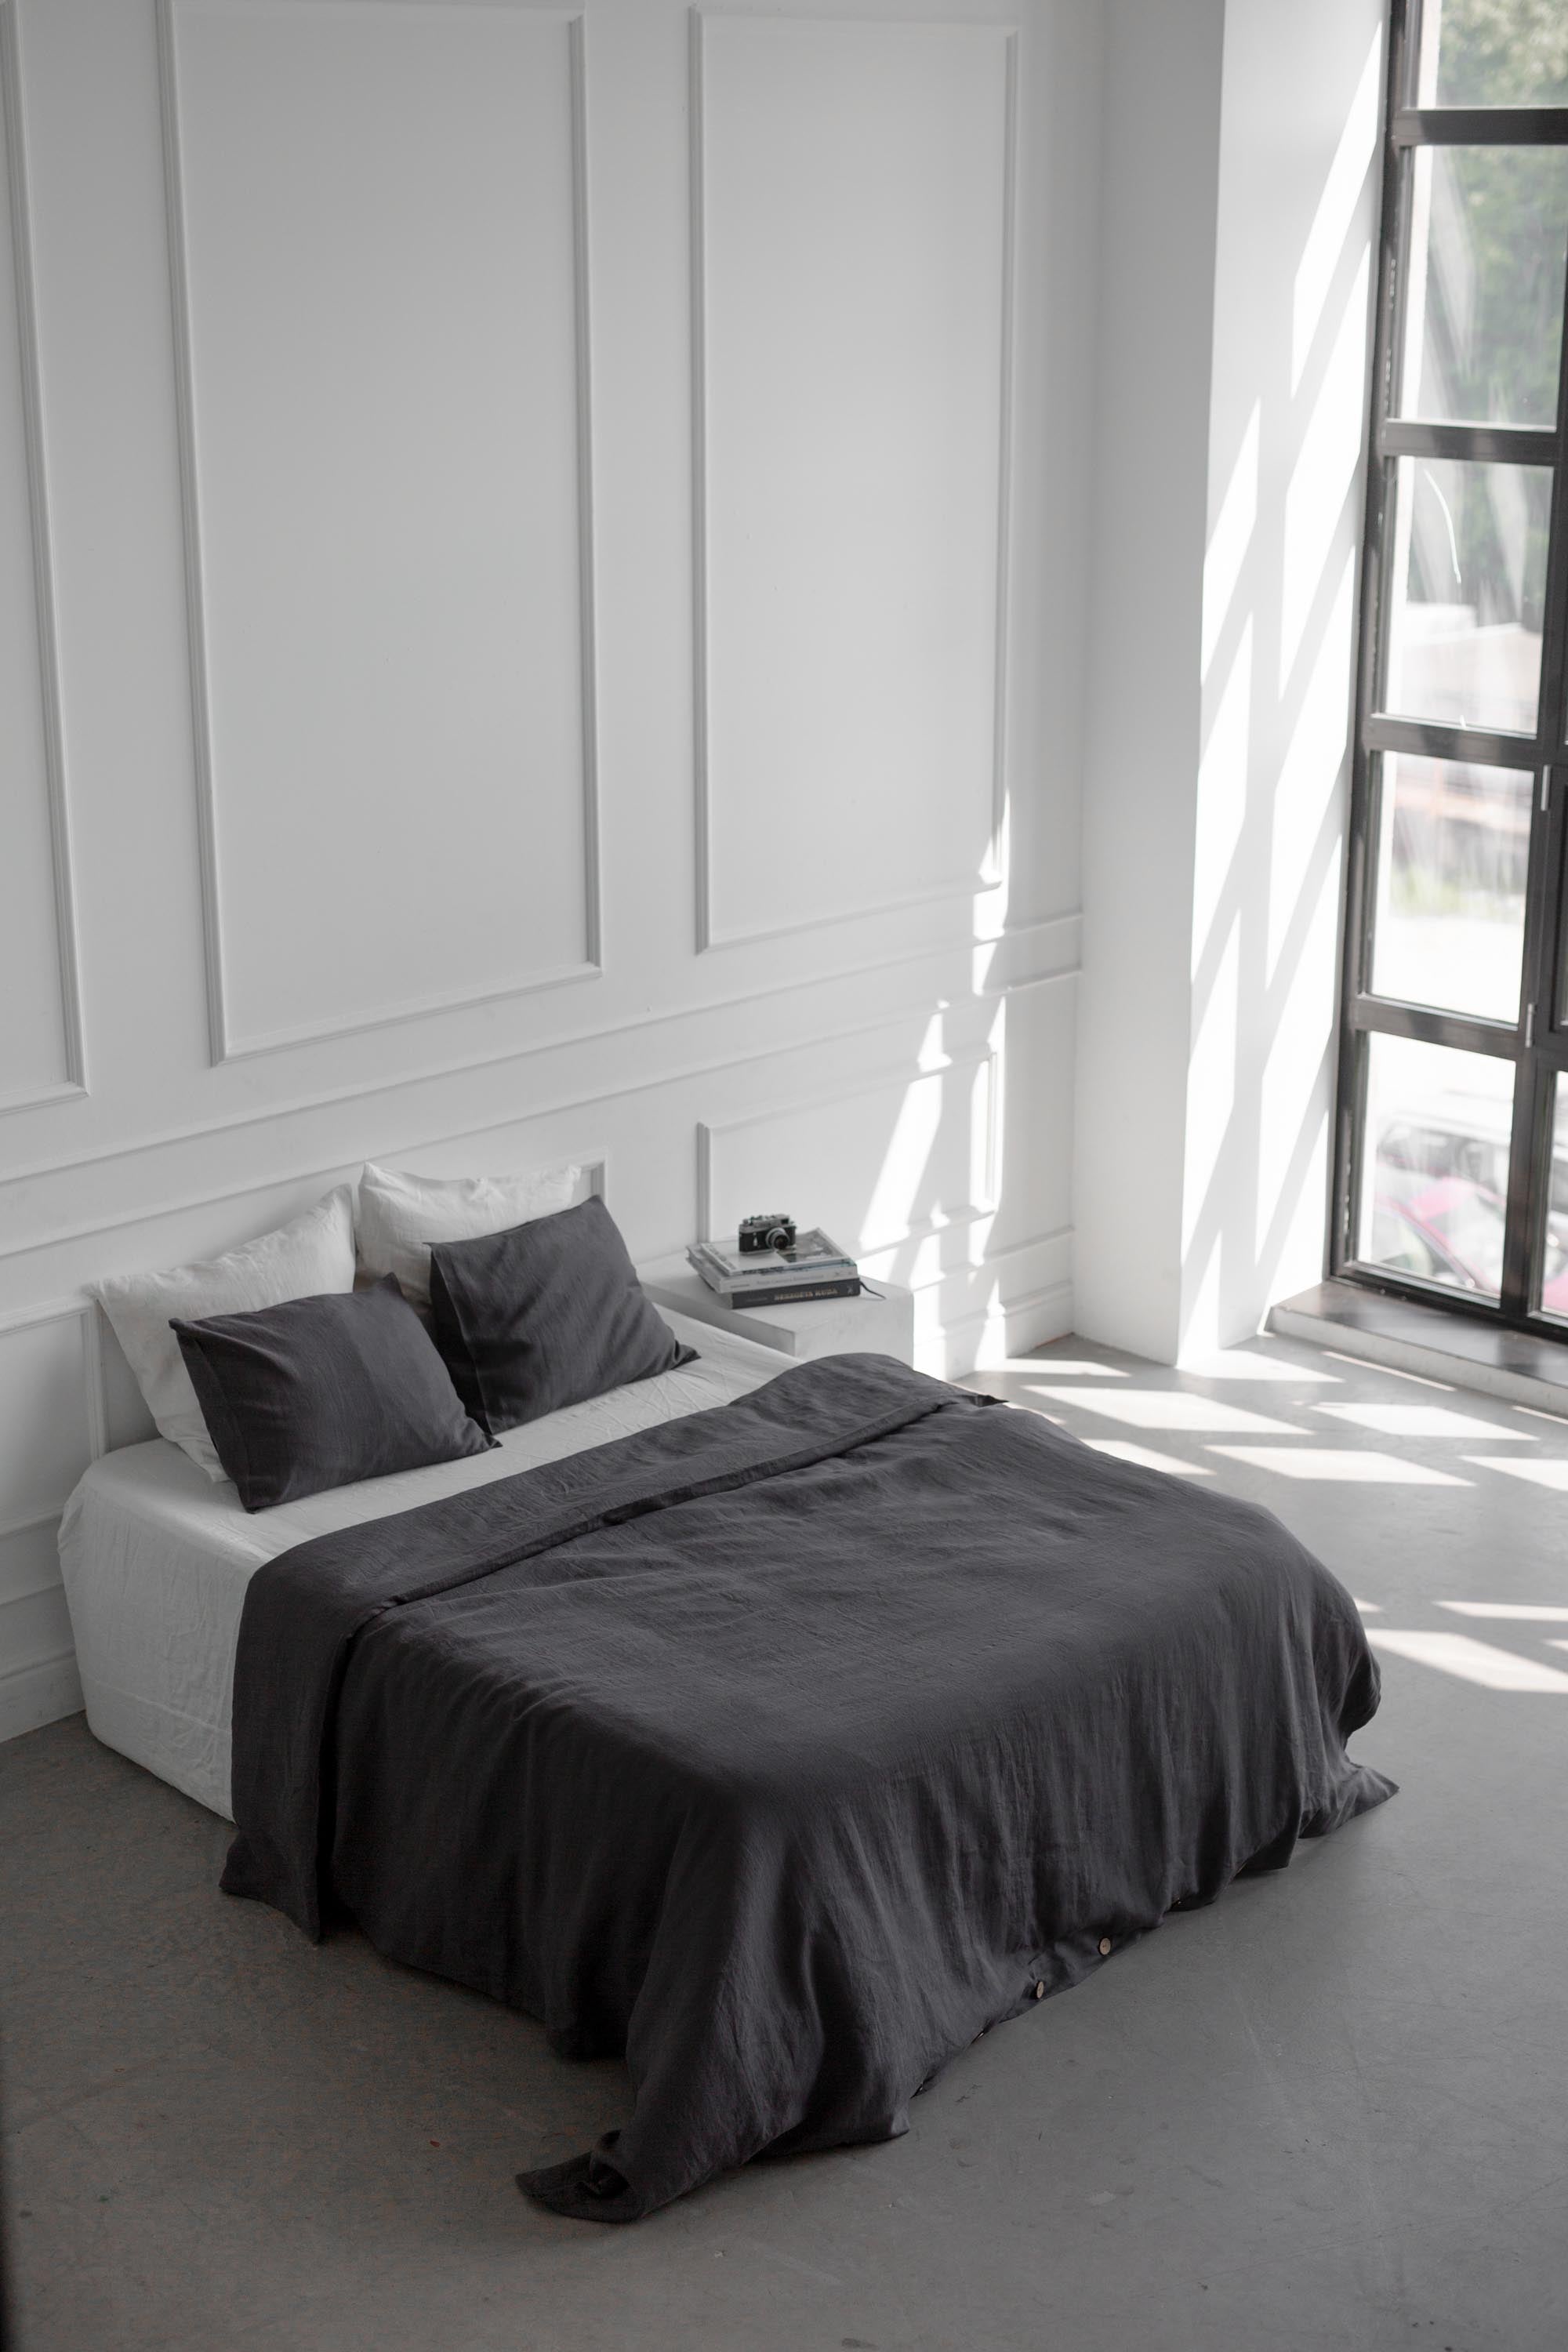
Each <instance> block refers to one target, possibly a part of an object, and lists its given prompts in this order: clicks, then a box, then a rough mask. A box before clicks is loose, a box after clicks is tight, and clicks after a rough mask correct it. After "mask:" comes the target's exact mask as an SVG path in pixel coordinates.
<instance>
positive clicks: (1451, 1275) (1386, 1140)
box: [1356, 1036, 1513, 1298]
mask: <svg viewBox="0 0 1568 2352" xmlns="http://www.w3.org/2000/svg"><path fill="white" fill-rule="evenodd" d="M1366 1042H1367V1055H1368V1068H1367V1092H1366V1125H1365V1129H1364V1130H1363V1136H1362V1148H1361V1171H1362V1178H1361V1234H1360V1238H1359V1240H1358V1243H1357V1250H1356V1255H1358V1256H1359V1257H1360V1258H1361V1259H1362V1260H1363V1262H1364V1263H1366V1264H1369V1265H1384V1266H1387V1267H1388V1268H1389V1269H1390V1270H1391V1271H1392V1272H1394V1273H1398V1274H1409V1275H1417V1276H1421V1277H1422V1278H1423V1279H1424V1280H1426V1281H1427V1282H1440V1283H1444V1284H1446V1285H1447V1286H1448V1287H1449V1288H1451V1289H1454V1290H1463V1291H1467V1292H1468V1293H1469V1294H1470V1295H1471V1296H1472V1297H1481V1298H1495V1297H1497V1296H1498V1294H1499V1291H1500V1288H1501V1286H1502V1248H1503V1213H1504V1211H1503V1204H1504V1202H1505V1201H1506V1199H1507V1197H1508V1159H1509V1130H1510V1126H1511V1124H1512V1119H1513V1064H1512V1063H1511V1062H1502V1061H1495V1060H1493V1059H1492V1058H1491V1056H1490V1055H1485V1054H1458V1053H1454V1052H1451V1051H1450V1049H1449V1048H1448V1047H1447V1046H1446V1045H1417V1044H1415V1042H1414V1041H1413V1040H1411V1039H1410V1038H1407V1037H1379V1036H1370V1037H1368V1039H1367V1041H1366Z"/></svg>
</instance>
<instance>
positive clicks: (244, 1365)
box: [172, 1274, 494, 1511]
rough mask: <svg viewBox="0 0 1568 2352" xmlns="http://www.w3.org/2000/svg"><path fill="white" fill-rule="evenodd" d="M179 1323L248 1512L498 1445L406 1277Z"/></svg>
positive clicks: (199, 1396)
mask: <svg viewBox="0 0 1568 2352" xmlns="http://www.w3.org/2000/svg"><path fill="white" fill-rule="evenodd" d="M172 1328H173V1329H174V1336H175V1338H176V1339H178V1340H179V1343H180V1353H181V1355H182V1356H183V1357H184V1362H185V1369H186V1370H187V1371H188V1372H189V1373H190V1376H191V1386H192V1387H193V1388H194V1389H195V1392H196V1402H198V1404H199V1405H200V1406H201V1409H202V1414H203V1418H204V1419H205V1422H206V1425H207V1430H208V1433H210V1435H211V1438H212V1442H213V1444H214V1445H215V1446H216V1449H217V1456H218V1460H219V1461H220V1462H221V1463H222V1464H223V1466H224V1468H225V1470H226V1472H227V1474H228V1475H229V1476H230V1477H231V1478H232V1479H233V1480H234V1483H235V1485H236V1486H237V1487H238V1489H239V1499H240V1501H241V1502H242V1503H243V1504H244V1506H245V1507H246V1509H247V1511H261V1510H266V1509H268V1507H270V1506H271V1505H272V1504H274V1503H289V1502H294V1501H297V1500H298V1499H299V1497H300V1496H302V1495H320V1494H322V1493H324V1492H325V1490H326V1489H327V1488H328V1487H330V1486H352V1485H353V1483H354V1481H355V1480H356V1479H360V1478H384V1477H387V1476H389V1475H391V1473H392V1472H393V1471H395V1470H422V1469H424V1468H425V1467H426V1465H427V1464H429V1463H432V1462H459V1461H461V1460H462V1459H463V1457H464V1456H465V1455H466V1454H488V1453H489V1450H490V1447H491V1445H492V1444H493V1442H494V1441H493V1440H492V1439H490V1438H489V1437H488V1436H487V1435H486V1434H485V1433H484V1431H483V1430H482V1429H477V1428H476V1427H475V1425H474V1423H472V1422H471V1421H470V1420H469V1419H468V1415H467V1413H466V1412H464V1411H463V1408H462V1405H461V1404H460V1403H459V1402H458V1396H457V1392H456V1391H455V1390H454V1389H453V1386H452V1383H451V1381H450V1379H449V1378H448V1376H447V1369H446V1366H445V1365H444V1364H443V1363H442V1361H441V1359H440V1357H439V1356H438V1355H437V1352H436V1349H435V1347H434V1346H433V1344H432V1342H431V1339H430V1335H429V1333H428V1332H427V1331H426V1328H425V1327H424V1325H423V1324H422V1323H421V1322H420V1320H419V1318H418V1316H417V1315H416V1314H415V1312H414V1309H413V1308H412V1307H410V1306H408V1305H407V1303H406V1302H405V1298H404V1296H403V1293H402V1291H401V1290H400V1289H399V1287H398V1285H397V1279H396V1276H394V1275H390V1274H389V1275H387V1276H385V1277H384V1280H382V1281H380V1282H378V1283H376V1284H374V1286H373V1287H372V1288H370V1289H369V1290H353V1291H342V1292H332V1293H330V1294H328V1295H326V1296H323V1297H316V1298H290V1299H287V1300H285V1302H284V1303H283V1304H282V1305H281V1306H279V1307H259V1308H258V1309H256V1310H255V1311H254V1312H253V1313H251V1314H248V1315H212V1316H208V1317H206V1318H204V1320H202V1321H201V1322H199V1323H184V1322H181V1321H179V1320H177V1319H175V1320H174V1322H173V1325H172Z"/></svg>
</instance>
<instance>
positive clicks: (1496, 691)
mask: <svg viewBox="0 0 1568 2352" xmlns="http://www.w3.org/2000/svg"><path fill="white" fill-rule="evenodd" d="M1551 499H1552V475H1551V472H1550V470H1549V469H1548V468H1547V467H1544V466H1503V465H1490V464H1485V463H1482V462H1481V461H1479V459H1472V458H1458V457H1455V458H1448V457H1401V458H1400V459H1399V460H1398V461H1397V463H1396V465H1395V467H1394V499H1393V501H1392V506H1391V511H1390V527H1389V532H1388V538H1387V542H1386V552H1385V562H1386V565H1387V578H1388V581H1389V585H1390V596H1389V609H1388V654H1387V670H1386V678H1387V684H1386V688H1385V693H1384V709H1386V710H1389V711H1392V712H1394V713H1396V714H1397V715H1398V716H1400V717H1402V718H1406V719H1438V720H1440V721H1442V722H1443V724H1445V725H1447V726H1450V727H1481V728H1495V729H1498V730H1506V731H1508V732H1510V733H1513V734H1519V735H1533V734H1534V732H1535V721H1536V705H1537V695H1538V692H1539V688H1540V681H1541V625H1542V603H1543V601H1544V594H1545V585H1546V536H1547V520H1548V516H1549V512H1550V509H1551Z"/></svg>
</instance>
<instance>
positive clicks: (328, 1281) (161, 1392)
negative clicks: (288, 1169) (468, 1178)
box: [89, 1184, 354, 1481]
mask: <svg viewBox="0 0 1568 2352" xmlns="http://www.w3.org/2000/svg"><path fill="white" fill-rule="evenodd" d="M353 1286H354V1236H353V1193H352V1192H351V1191H350V1189H349V1187H348V1186H347V1185H346V1184H340V1185H339V1186H338V1188H337V1190H336V1191H335V1192H329V1193H328V1194H327V1196H326V1198H325V1200H322V1201H318V1202H317V1203H316V1205H315V1207H314V1208H313V1209H307V1210H306V1211H305V1212H304V1214H303V1215H302V1216H298V1217H294V1218H291V1219H290V1220H289V1223H288V1224H286V1225H279V1227H278V1229H277V1231H276V1232H275V1233H270V1234H261V1235H260V1236H259V1238H258V1240H256V1241H253V1242H246V1243H245V1244H243V1246H242V1247H241V1248H239V1249H237V1250H230V1251H229V1252H228V1253H227V1254H226V1255H225V1256H223V1257H214V1258H207V1259H205V1260H203V1261H201V1262H200V1263H198V1264H196V1265H174V1266H170V1267H169V1268H168V1270H167V1271H166V1272H165V1273H163V1274H122V1275H117V1276H114V1277H113V1279H112V1280H110V1281H109V1282H98V1283H93V1284H90V1285H89V1289H90V1290H91V1293H92V1296H93V1297H95V1298H96V1299H97V1301H98V1303H99V1305H100V1307H102V1308H103V1311H104V1313H105V1314H106V1315H107V1316H108V1318H109V1319H110V1322H111V1323H112V1324H113V1326H114V1334H115V1337H116V1339H118V1340H119V1342H120V1344H121V1347H122V1348H123V1349H124V1350H125V1359H126V1361H127V1362H128V1363H129V1365H130V1367H131V1369H132V1371H133V1372H134V1373H135V1375H136V1384H137V1386H138V1388H139V1389H140V1390H141V1391H142V1395H143V1396H144V1397H145V1398H146V1400H147V1409H148V1411H149V1412H151V1414H152V1416H153V1420H154V1421H155V1422H156V1423H157V1424H158V1433H159V1435H160V1436H161V1437H168V1438H172V1439H173V1440H174V1444H176V1445H178V1446H182V1447H183V1448H184V1451H185V1453H187V1454H189V1455H190V1457H191V1460H192V1461H193V1462H198V1463H199V1464H200V1465H201V1466H202V1468H203V1469H204V1470H205V1472H206V1474H207V1476H208V1477H209V1478H211V1479H214V1480H215V1481H216V1480H217V1479H220V1478H222V1477H223V1476H224V1475H225V1473H224V1467H223V1465H222V1463H221V1462H220V1461H219V1460H218V1458H217V1451H216V1447H215V1446H214V1444H213V1442H212V1439H211V1438H210V1437H209V1436H208V1435H207V1425H206V1423H205V1421H204V1419H203V1418H202V1409H201V1407H200V1405H199V1404H198V1403H197V1402H196V1392H195V1389H194V1388H193V1387H192V1386H191V1377H190V1374H189V1373H188V1372H187V1371H186V1370H185V1364H184V1357H183V1356H182V1355H181V1353H180V1343H179V1341H178V1340H177V1339H175V1337H174V1333H173V1331H171V1330H170V1328H169V1318H170V1317H171V1316H174V1315H177V1316H179V1317H180V1318H181V1320H182V1321H183V1322H186V1323H198V1322H200V1321H201V1320H202V1318H203V1317H204V1316H207V1315H245V1314H248V1313H249V1312H250V1311H251V1309H252V1308H253V1307H280V1306H281V1305H282V1304H283V1301H284V1300H285V1299H286V1298H317V1297H321V1293H322V1292H323V1291H329V1290H352V1289H353Z"/></svg>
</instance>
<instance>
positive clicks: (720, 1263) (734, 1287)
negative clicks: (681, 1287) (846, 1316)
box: [686, 1227, 860, 1307]
mask: <svg viewBox="0 0 1568 2352" xmlns="http://www.w3.org/2000/svg"><path fill="white" fill-rule="evenodd" d="M686 1255H687V1256H688V1258H689V1260H690V1262H691V1265H693V1266H694V1268H695V1269H696V1271H697V1272H698V1273H699V1274H700V1276H702V1279H703V1281H704V1282H705V1283H706V1284H707V1285H708V1287H709V1289H710V1290H713V1291H717V1293H718V1295H719V1297H721V1299H722V1300H723V1301H724V1304H725V1306H726V1307H786V1306H787V1307H793V1306H795V1305H796V1304H797V1303H798V1301H799V1300H801V1299H803V1298H855V1297H858V1296H859V1291H860V1270H859V1268H858V1266H857V1265H856V1263H855V1261H854V1259H853V1258H852V1257H846V1255H844V1252H843V1251H842V1250H841V1249H840V1248H839V1246H838V1244H837V1242H832V1241H829V1240H828V1238H827V1235H826V1234H825V1233H823V1232H822V1231H821V1230H820V1229H819V1228H816V1227H814V1228H813V1230H812V1231H811V1232H810V1233H808V1234H797V1235H796V1236H795V1241H794V1243H793V1244H792V1245H791V1246H790V1248H788V1249H783V1250H738V1249H732V1248H731V1249H726V1248H725V1247H724V1246H723V1245H722V1244H721V1243H719V1242H695V1243H693V1244H692V1246H691V1247H690V1249H689V1250H688V1251H687V1253H686Z"/></svg>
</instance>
